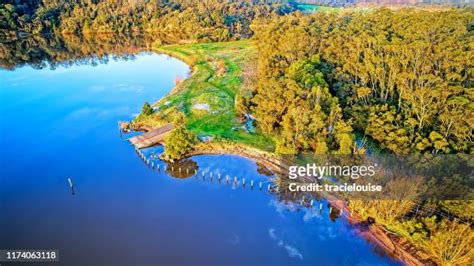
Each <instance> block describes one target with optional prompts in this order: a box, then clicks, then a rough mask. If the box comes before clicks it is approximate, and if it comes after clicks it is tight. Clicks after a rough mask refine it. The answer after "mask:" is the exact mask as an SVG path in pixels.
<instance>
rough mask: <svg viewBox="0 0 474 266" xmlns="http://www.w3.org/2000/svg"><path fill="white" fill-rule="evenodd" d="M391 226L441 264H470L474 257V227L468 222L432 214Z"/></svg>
mask: <svg viewBox="0 0 474 266" xmlns="http://www.w3.org/2000/svg"><path fill="white" fill-rule="evenodd" d="M391 229H392V230H394V231H396V232H398V233H399V234H401V235H403V236H404V237H406V238H408V239H409V240H410V242H412V243H413V244H414V245H415V246H417V247H418V248H422V249H423V250H425V251H426V252H428V253H429V255H430V257H432V258H433V259H434V260H435V261H436V262H437V263H438V264H439V265H468V264H469V263H471V262H472V261H473V260H474V250H473V249H472V246H473V245H474V230H472V229H471V228H470V226H469V225H466V224H461V223H458V222H456V221H454V222H453V221H450V220H448V219H442V220H439V219H437V217H435V216H433V217H430V218H422V219H420V220H415V219H410V220H405V221H403V222H400V223H397V224H394V225H393V226H392V227H391Z"/></svg>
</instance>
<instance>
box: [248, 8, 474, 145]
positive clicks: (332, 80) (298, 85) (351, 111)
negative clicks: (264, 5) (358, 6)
mask: <svg viewBox="0 0 474 266" xmlns="http://www.w3.org/2000/svg"><path fill="white" fill-rule="evenodd" d="M473 20H474V14H473V13H472V12H471V11H470V10H469V9H453V10H444V11H422V10H416V11H415V10H408V9H401V10H396V11H391V10H388V9H380V10H375V11H371V12H351V11H349V12H344V15H337V14H328V13H316V14H312V15H302V14H290V15H288V16H284V17H274V18H270V19H262V20H257V21H255V22H254V24H253V25H252V29H253V30H254V31H255V39H256V40H257V43H258V50H259V53H258V54H259V58H258V63H259V70H260V73H259V79H258V86H257V91H256V95H255V97H254V99H253V103H254V104H255V105H256V107H255V113H256V116H257V119H258V122H259V126H260V127H261V129H262V130H263V131H264V132H267V133H272V134H275V135H277V137H279V138H281V137H283V138H285V139H286V140H285V143H292V145H293V146H294V147H295V148H296V149H297V150H298V149H306V146H307V145H306V143H308V140H309V143H310V144H309V146H310V147H312V146H314V145H313V144H314V142H315V139H318V138H319V139H321V140H325V141H326V143H327V144H328V147H329V150H330V151H332V152H342V153H347V152H349V149H348V148H349V146H350V144H349V143H350V141H349V140H350V138H351V137H349V136H346V135H343V136H342V137H341V136H339V138H337V137H335V135H334V134H332V132H331V128H334V125H335V123H336V122H337V121H342V120H343V121H345V123H347V124H351V125H352V126H354V129H355V130H357V131H359V132H364V133H365V134H367V135H369V136H370V137H372V138H373V139H375V140H376V141H377V142H379V143H380V145H381V147H383V148H385V149H388V150H390V151H393V152H395V153H397V154H406V153H411V152H432V153H454V152H466V153H470V152H471V149H472V136H473V135H474V134H473V128H474V122H473V121H472V119H471V117H474V115H473V111H474V109H473V107H472V87H473V83H472V80H473V79H472V74H473V72H472V71H471V70H472V68H473V64H472V62H474V61H473V50H472V33H473V27H472V21H473ZM427 33H429V34H427ZM314 84H318V86H319V91H318V92H316V93H315V94H313V95H311V94H310V91H311V90H312V89H311V87H315V85H314ZM326 84H327V85H326ZM328 92H331V93H332V94H333V95H334V96H336V97H337V99H338V101H336V100H332V99H331V98H330V94H329V95H328ZM312 96H313V97H312ZM336 97H334V98H336ZM312 100H313V101H315V102H312ZM315 103H316V104H315ZM316 105H320V107H321V109H320V110H321V111H322V113H323V114H324V115H325V116H326V117H327V118H325V119H326V120H324V119H323V118H322V117H321V119H320V121H323V124H325V127H323V128H326V131H327V132H326V133H324V132H318V133H317V132H311V131H309V132H308V131H304V132H298V135H297V139H293V140H292V139H291V138H294V137H295V136H294V135H292V134H287V133H286V132H285V131H286V130H287V129H288V128H290V127H289V126H288V125H291V126H294V125H296V123H295V122H294V121H293V120H294V119H293V118H291V119H288V118H287V119H285V116H286V115H287V114H288V113H291V112H294V110H292V109H293V108H292V106H302V108H307V109H309V110H313V109H314V108H313V107H314V106H316ZM331 109H332V110H333V111H331ZM337 109H341V110H344V113H343V115H344V119H343V117H342V116H341V112H339V111H336V110H337ZM307 113H308V114H307V116H308V117H311V116H312V115H311V113H312V112H307ZM290 116H291V115H290ZM292 123H293V124H292ZM284 125H286V128H285V126H284ZM315 136H318V137H315ZM301 139H304V141H301ZM340 145H343V146H347V147H343V149H342V150H341V149H340V148H341V147H340ZM310 149H313V150H314V147H313V148H310Z"/></svg>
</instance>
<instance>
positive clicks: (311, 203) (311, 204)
mask: <svg viewBox="0 0 474 266" xmlns="http://www.w3.org/2000/svg"><path fill="white" fill-rule="evenodd" d="M313 203H314V200H313V199H312V200H311V201H310V202H309V206H310V207H311V208H313Z"/></svg>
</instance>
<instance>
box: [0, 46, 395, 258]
mask: <svg viewBox="0 0 474 266" xmlns="http://www.w3.org/2000/svg"><path fill="white" fill-rule="evenodd" d="M112 57H113V56H108V57H107V58H109V59H110V60H108V62H106V61H107V60H102V61H103V62H102V63H97V62H92V61H88V60H82V59H81V61H80V64H76V63H77V62H76V63H75V62H74V60H69V63H68V64H69V65H70V66H68V67H64V66H60V65H59V66H56V67H55V69H51V68H50V67H47V66H46V67H43V68H42V69H39V67H38V64H36V66H35V68H32V67H31V66H29V65H28V62H27V61H28V60H26V62H23V63H24V64H22V65H21V66H18V67H16V68H14V70H5V69H0V117H1V123H0V145H1V147H2V149H1V152H0V156H1V160H0V163H1V165H0V249H14V248H22V249H35V248H38V249H58V250H59V251H60V262H59V263H55V264H52V265H67V266H70V265H397V264H399V263H398V262H396V261H394V260H392V259H391V258H390V257H388V256H386V255H383V254H381V253H380V252H378V251H377V249H376V248H375V247H374V246H373V245H372V244H370V243H368V242H366V241H365V240H364V239H362V238H360V237H359V236H357V232H356V229H354V228H353V227H352V226H351V225H349V224H348V223H347V222H346V221H345V220H344V218H337V217H330V216H329V209H328V207H327V205H326V203H324V202H323V204H324V207H323V210H322V212H319V202H318V203H316V204H315V205H317V206H318V208H314V209H313V210H311V209H307V208H304V207H301V206H300V205H299V204H296V203H291V202H286V203H285V201H283V200H281V197H279V196H278V195H275V194H272V193H269V192H266V191H265V189H264V191H259V190H258V188H254V189H253V190H251V189H250V187H249V186H248V185H247V187H245V188H242V187H241V186H239V187H237V188H236V187H234V186H232V185H227V184H225V182H223V181H221V183H220V184H219V182H218V181H217V175H218V174H219V173H220V174H221V176H222V177H224V176H225V175H229V176H231V177H234V176H237V177H238V178H243V177H246V178H247V182H249V180H250V179H254V180H255V182H263V183H264V187H265V188H266V185H267V184H268V181H269V180H271V177H267V176H264V175H262V174H259V172H258V171H257V165H256V164H255V162H253V161H251V160H248V159H245V158H240V157H236V156H228V155H207V156H196V157H194V158H192V159H191V160H192V161H193V162H188V165H197V167H198V171H199V172H201V171H205V172H207V173H209V172H213V176H214V179H213V180H212V181H211V180H210V178H209V175H207V176H206V178H205V180H203V178H202V177H201V175H200V174H199V175H198V177H194V176H191V177H188V178H184V177H183V176H182V177H181V178H179V177H173V174H169V173H167V172H166V171H163V167H164V164H163V163H162V162H158V161H157V160H154V162H155V163H160V165H161V169H162V170H161V171H157V170H156V169H155V170H153V169H151V168H149V167H147V166H146V165H145V164H144V163H143V161H142V160H141V159H140V158H139V157H138V156H137V154H136V153H135V151H134V149H133V147H132V146H130V144H129V143H128V142H127V141H126V140H125V137H126V136H124V138H121V136H120V134H119V131H118V128H117V121H118V120H131V119H132V118H133V117H134V115H136V114H137V113H138V112H139V111H140V109H141V106H142V105H143V103H144V102H145V101H149V102H153V101H156V100H158V99H159V98H161V97H162V96H164V95H165V94H166V93H167V92H168V91H169V90H170V89H171V88H172V87H173V86H174V79H175V78H176V77H177V76H180V77H186V76H187V74H188V71H189V68H188V66H186V65H185V64H184V63H182V62H180V61H178V60H176V59H172V58H169V57H168V56H165V55H157V54H151V53H143V52H141V53H140V52H137V54H136V55H135V56H128V57H126V59H124V58H122V57H121V58H119V59H117V60H113V59H112ZM105 62H106V63H105ZM160 149H161V148H154V149H148V150H145V151H144V153H145V154H147V155H150V154H151V153H152V152H159V151H160ZM193 169H194V168H193ZM174 172H176V169H175V170H174ZM175 175H176V174H175ZM67 177H71V178H72V181H73V183H74V185H75V192H76V193H75V195H72V193H71V190H70V188H69V186H68V182H67ZM247 184H248V183H247ZM15 265H21V264H15ZM39 265H47V264H39Z"/></svg>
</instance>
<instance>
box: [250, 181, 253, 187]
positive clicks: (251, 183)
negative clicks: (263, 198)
mask: <svg viewBox="0 0 474 266" xmlns="http://www.w3.org/2000/svg"><path fill="white" fill-rule="evenodd" d="M250 188H252V189H253V179H252V180H250Z"/></svg>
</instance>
